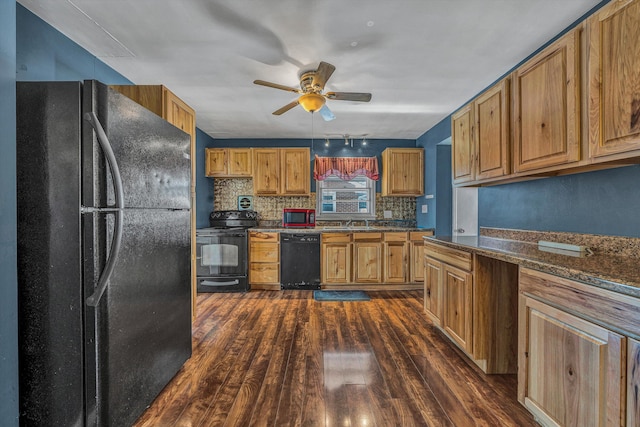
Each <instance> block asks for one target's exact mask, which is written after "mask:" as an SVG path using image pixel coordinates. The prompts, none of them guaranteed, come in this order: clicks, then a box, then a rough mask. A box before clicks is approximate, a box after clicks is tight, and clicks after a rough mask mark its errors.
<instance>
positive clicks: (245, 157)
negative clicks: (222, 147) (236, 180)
mask: <svg viewBox="0 0 640 427" xmlns="http://www.w3.org/2000/svg"><path fill="white" fill-rule="evenodd" d="M252 160H253V159H252V153H251V149H250V148H230V149H229V154H228V160H227V169H228V171H229V176H247V177H250V176H251V173H252V172H253V168H252V164H253V162H252Z"/></svg>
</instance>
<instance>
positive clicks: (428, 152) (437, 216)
mask: <svg viewBox="0 0 640 427" xmlns="http://www.w3.org/2000/svg"><path fill="white" fill-rule="evenodd" d="M450 137H451V117H450V116H449V117H446V118H445V119H443V120H442V121H441V122H440V123H438V124H437V125H435V126H434V127H432V128H431V129H430V130H429V131H428V132H426V133H425V134H424V135H422V136H421V137H420V138H418V140H417V141H416V145H417V146H418V147H424V158H425V162H424V194H425V195H433V196H434V198H432V199H426V198H425V197H418V200H417V203H416V210H417V213H416V220H417V224H418V227H421V228H435V229H436V234H445V235H448V234H451V215H450V213H451V149H449V150H448V158H447V149H446V148H444V149H443V148H442V146H441V145H438V144H443V143H444V142H445V141H447V140H449V138H450ZM437 147H441V149H440V154H438V151H439V150H438V149H437ZM424 204H426V205H427V209H428V212H427V213H426V214H423V213H422V211H421V206H422V205H424ZM447 212H449V216H448V217H445V216H444V215H445V214H446V213H447Z"/></svg>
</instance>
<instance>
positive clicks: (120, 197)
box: [84, 111, 124, 307]
mask: <svg viewBox="0 0 640 427" xmlns="http://www.w3.org/2000/svg"><path fill="white" fill-rule="evenodd" d="M84 118H85V120H87V121H88V122H89V123H90V124H91V127H93V130H94V131H95V133H96V136H97V138H98V143H99V144H100V148H101V149H102V152H103V153H104V155H105V157H106V158H107V162H108V163H109V167H110V168H111V176H112V177H113V187H114V191H115V209H113V210H111V209H109V210H108V211H112V212H115V223H114V228H115V230H114V235H113V240H112V241H111V252H110V253H109V258H108V259H107V263H106V265H105V267H104V270H102V273H101V274H100V278H99V279H98V284H97V286H96V288H95V290H94V292H93V294H91V295H90V296H89V297H88V298H87V299H86V303H87V305H88V306H91V307H96V306H97V305H98V303H100V299H101V298H102V295H103V294H104V291H105V290H106V289H107V285H108V284H109V278H110V277H111V273H113V268H114V266H115V264H116V259H117V258H118V254H119V253H120V246H121V244H122V216H123V209H124V202H123V201H124V192H123V189H122V177H121V175H120V169H119V168H118V162H117V161H116V156H115V155H114V154H113V149H112V148H111V144H110V143H109V139H108V138H107V135H106V133H105V132H104V129H103V128H102V125H101V124H100V121H99V120H98V117H97V116H96V113H94V112H93V111H92V112H89V113H86V114H85V115H84Z"/></svg>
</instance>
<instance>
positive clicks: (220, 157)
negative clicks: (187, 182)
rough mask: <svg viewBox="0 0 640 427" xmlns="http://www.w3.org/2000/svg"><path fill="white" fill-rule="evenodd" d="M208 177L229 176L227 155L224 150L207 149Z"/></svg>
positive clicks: (206, 170)
mask: <svg viewBox="0 0 640 427" xmlns="http://www.w3.org/2000/svg"><path fill="white" fill-rule="evenodd" d="M205 153H206V167H205V174H206V176H225V175H226V174H227V153H228V151H227V150H226V149H224V148H207V149H206V150H205Z"/></svg>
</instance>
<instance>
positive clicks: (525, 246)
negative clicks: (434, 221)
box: [424, 228, 640, 298]
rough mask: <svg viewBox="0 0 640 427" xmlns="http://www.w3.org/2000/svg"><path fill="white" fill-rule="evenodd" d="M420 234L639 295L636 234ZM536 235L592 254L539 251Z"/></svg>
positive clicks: (486, 231) (427, 239)
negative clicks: (584, 247)
mask: <svg viewBox="0 0 640 427" xmlns="http://www.w3.org/2000/svg"><path fill="white" fill-rule="evenodd" d="M424 239H425V242H433V243H438V244H441V245H444V246H447V247H451V248H454V249H460V250H464V251H468V252H472V253H475V254H477V255H481V256H485V257H489V258H494V259H498V260H501V261H505V262H509V263H513V264H517V265H519V266H521V267H528V268H531V269H534V270H539V271H542V272H546V273H549V274H553V275H555V276H560V277H564V278H567V279H572V280H576V281H579V282H583V283H587V284H590V285H593V286H597V287H599V288H603V289H608V290H611V291H614V292H618V293H621V294H625V295H629V296H633V297H639V298H640V268H639V264H640V239H639V238H629V237H615V236H599V235H586V234H573V233H555V232H554V233H551V232H533V231H522V230H501V229H484V228H482V229H481V231H480V236H426V237H425V238H424ZM538 240H546V241H554V242H562V243H570V244H576V245H584V246H587V247H589V248H591V250H592V251H593V253H592V254H585V253H582V254H581V255H580V256H576V255H577V253H576V255H566V254H563V253H560V252H562V251H558V250H554V249H549V250H541V249H539V247H538Z"/></svg>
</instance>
